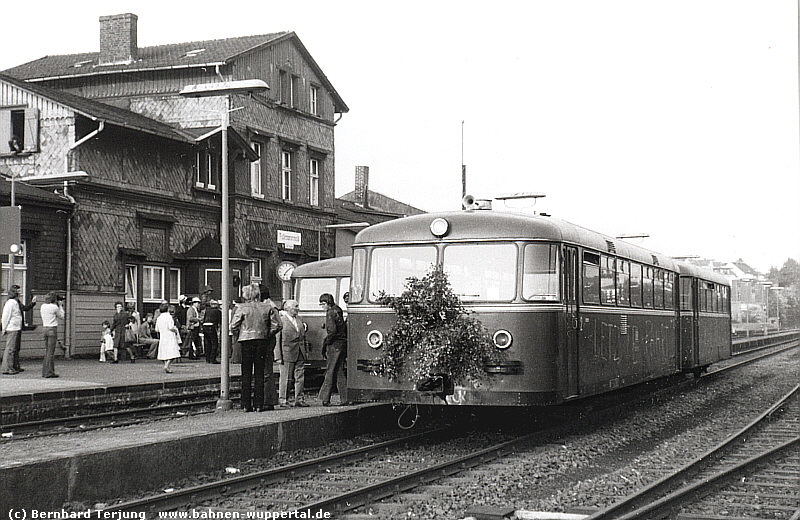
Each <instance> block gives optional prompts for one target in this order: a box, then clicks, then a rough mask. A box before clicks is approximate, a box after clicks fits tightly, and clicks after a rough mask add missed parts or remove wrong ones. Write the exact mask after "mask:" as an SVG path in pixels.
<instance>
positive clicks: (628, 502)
mask: <svg viewBox="0 0 800 520" xmlns="http://www.w3.org/2000/svg"><path fill="white" fill-rule="evenodd" d="M798 391H800V385H796V386H795V387H794V388H793V389H792V390H790V391H789V392H788V393H786V394H785V395H784V396H783V397H781V398H780V399H779V400H778V401H776V402H775V403H774V404H773V405H772V406H770V407H769V409H767V410H766V411H765V412H763V413H762V414H760V415H759V416H758V417H756V418H755V419H753V420H752V421H751V422H750V423H748V424H747V425H746V426H744V427H743V428H741V429H740V430H739V431H738V432H736V433H734V434H733V435H732V436H730V437H728V438H727V439H725V440H724V441H722V442H721V443H719V444H717V445H716V446H714V447H713V448H711V449H710V450H708V451H706V452H705V453H704V454H702V455H700V456H699V457H697V458H695V459H694V460H692V461H690V462H689V463H687V464H686V465H684V466H682V467H681V468H679V469H678V470H677V471H675V472H673V473H671V474H669V475H666V476H664V477H662V478H661V479H659V480H657V481H656V482H653V483H652V484H650V485H649V486H646V487H644V488H643V489H641V490H639V491H638V492H636V493H634V494H632V495H629V496H628V497H626V498H624V499H623V500H621V501H619V502H617V503H615V504H612V505H611V506H609V507H607V508H606V509H603V510H601V511H598V512H597V513H594V514H592V515H591V516H589V517H588V518H587V520H610V519H612V518H613V519H617V520H621V519H623V518H626V519H627V518H638V517H628V516H627V514H628V512H630V511H635V510H637V509H639V508H641V507H645V506H641V505H639V504H641V503H643V502H645V503H649V500H650V497H652V496H653V495H657V494H659V493H661V494H664V493H666V489H667V488H669V487H670V486H674V485H675V483H676V482H677V481H679V480H681V479H684V478H685V477H686V475H687V474H689V473H691V472H693V471H698V470H699V468H701V467H702V466H703V465H704V464H707V463H708V462H709V461H710V460H711V459H712V458H713V457H716V456H718V455H719V454H720V453H721V452H722V451H723V450H724V449H726V448H729V447H730V446H731V445H733V444H734V443H735V442H736V441H738V440H739V439H741V438H742V437H744V436H745V435H747V434H748V433H750V431H752V430H753V429H754V428H755V427H757V426H758V425H760V424H761V423H762V422H763V421H764V420H765V419H767V418H768V417H770V416H771V415H772V414H774V413H775V412H776V411H777V410H779V409H780V408H781V407H782V406H783V405H784V404H785V403H786V402H787V401H789V400H790V399H792V398H794V397H795V396H796V395H797V394H798Z"/></svg>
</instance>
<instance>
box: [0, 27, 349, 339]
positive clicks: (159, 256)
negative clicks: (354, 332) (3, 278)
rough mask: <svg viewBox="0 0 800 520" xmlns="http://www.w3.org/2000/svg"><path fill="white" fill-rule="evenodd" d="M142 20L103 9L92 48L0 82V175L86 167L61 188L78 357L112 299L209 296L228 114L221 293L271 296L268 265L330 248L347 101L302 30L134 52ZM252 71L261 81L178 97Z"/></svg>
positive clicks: (216, 281) (48, 174)
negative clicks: (258, 290)
mask: <svg viewBox="0 0 800 520" xmlns="http://www.w3.org/2000/svg"><path fill="white" fill-rule="evenodd" d="M137 24H138V18H137V17H136V15H134V14H130V13H128V14H121V15H114V16H103V17H100V50H99V52H90V53H83V54H71V55H49V56H45V57H43V58H41V59H38V60H35V61H32V62H29V63H25V64H22V65H19V66H17V67H14V68H12V69H9V70H7V71H5V72H4V74H3V75H2V76H0V171H8V172H13V173H14V174H15V176H16V177H17V178H18V179H20V181H22V182H26V183H29V184H32V185H34V184H35V185H39V186H41V185H47V179H60V177H59V176H63V175H64V174H69V173H76V172H82V173H85V174H86V175H85V176H82V177H76V178H73V179H71V180H70V181H69V186H68V189H67V191H68V194H69V195H70V196H72V197H74V200H75V205H74V213H72V218H71V221H70V222H69V223H70V225H71V226H72V236H73V241H72V244H71V245H72V249H71V251H69V252H66V251H65V254H70V255H71V257H72V258H73V260H74V261H73V264H74V265H73V270H72V276H71V277H69V278H68V279H64V280H63V282H62V284H61V285H60V286H59V287H58V288H59V289H63V290H65V291H70V294H71V295H72V297H73V301H72V302H69V303H70V305H69V306H70V308H71V309H72V310H73V312H72V313H71V316H70V319H69V321H70V323H69V324H68V331H69V334H68V338H67V339H68V342H69V343H70V346H71V348H72V350H73V352H74V353H94V350H96V344H97V337H98V334H99V329H98V327H99V323H100V321H102V319H105V318H108V317H110V316H111V314H112V312H113V302H114V301H115V300H123V299H124V300H125V301H127V302H131V303H133V304H134V305H136V307H137V308H138V309H139V310H140V312H148V311H151V310H153V309H154V308H155V307H156V306H157V305H158V304H159V302H161V301H162V300H168V301H170V302H176V301H177V297H178V295H179V294H193V293H194V294H196V293H197V292H198V291H199V289H200V287H202V286H203V285H205V284H210V285H211V286H212V287H213V288H214V291H215V292H214V296H215V297H217V298H218V297H219V295H220V293H221V287H220V281H221V278H222V276H221V258H220V257H221V244H220V238H219V237H220V234H221V230H220V225H221V193H220V186H221V185H220V180H221V176H222V174H223V172H222V153H221V151H222V140H221V125H222V123H223V120H224V119H225V118H224V115H225V112H226V111H228V116H229V127H228V143H227V144H228V164H229V170H228V171H229V185H230V222H231V226H230V230H229V235H230V246H231V248H230V256H231V270H232V271H233V272H232V273H231V274H232V275H233V276H231V279H232V280H233V281H234V282H236V285H234V286H233V287H231V288H230V289H231V291H232V293H231V294H233V295H234V296H235V295H237V294H238V293H239V291H240V289H241V287H242V285H244V284H246V283H249V282H259V283H263V284H265V285H267V286H268V287H269V288H270V289H271V292H272V293H273V294H275V295H280V294H281V287H282V284H281V281H280V280H279V278H278V276H277V272H276V270H277V266H278V265H279V264H281V263H284V262H287V261H288V262H293V263H303V262H306V261H309V260H315V259H316V258H317V256H318V255H321V256H323V257H325V258H328V257H332V256H334V255H335V247H334V240H335V232H334V230H333V229H329V228H327V227H326V226H328V225H330V224H333V223H335V222H336V213H335V207H336V204H335V195H334V186H335V177H334V174H335V172H334V162H335V161H334V149H335V147H334V129H335V126H336V121H338V118H339V117H341V114H343V113H345V112H347V111H348V110H349V109H348V107H347V105H346V104H345V103H344V101H343V100H342V98H341V97H340V96H339V94H338V93H337V92H336V89H335V88H334V87H333V85H332V84H331V83H330V81H329V80H328V78H327V76H326V75H325V74H324V73H323V71H322V69H321V68H320V67H319V65H318V64H317V63H316V61H315V60H314V59H313V57H312V56H311V54H310V53H309V52H308V50H307V49H306V48H305V46H304V45H303V43H302V42H301V41H300V39H299V38H298V36H297V35H296V34H295V33H294V32H278V33H271V34H264V35H257V36H246V37H237V38H228V39H221V40H208V41H195V42H184V43H176V44H169V45H159V46H154V47H143V48H140V47H138V43H137ZM252 79H260V80H263V81H265V82H266V83H267V84H268V85H269V86H270V87H271V88H270V90H268V91H267V92H266V93H257V92H251V93H238V94H229V95H222V94H220V95H215V96H212V97H199V98H187V97H182V96H181V95H180V94H179V93H180V91H181V90H182V89H184V87H186V86H187V85H197V84H205V83H227V82H232V81H238V80H252ZM229 109H235V110H229ZM12 142H13V144H11V143H12ZM54 188H55V189H58V190H59V191H61V192H63V191H64V190H65V185H64V183H63V182H61V181H60V180H54V181H52V182H51V183H50V184H49V188H48V189H49V190H50V191H51V192H52V190H53V189H54ZM64 200H66V199H64ZM71 207H72V206H71V205H70V204H69V203H67V208H71ZM31 251H33V250H32V249H31ZM101 318H102V319H101Z"/></svg>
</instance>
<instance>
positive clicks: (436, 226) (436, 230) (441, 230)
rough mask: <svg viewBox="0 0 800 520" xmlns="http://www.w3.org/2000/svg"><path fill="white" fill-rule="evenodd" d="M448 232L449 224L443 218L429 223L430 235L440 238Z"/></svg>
mask: <svg viewBox="0 0 800 520" xmlns="http://www.w3.org/2000/svg"><path fill="white" fill-rule="evenodd" d="M449 230H450V223H449V222H447V221H446V220H445V219H443V218H435V219H433V222H431V233H433V234H434V235H435V236H437V237H439V238H442V237H443V236H445V235H446V234H447V232H448V231H449Z"/></svg>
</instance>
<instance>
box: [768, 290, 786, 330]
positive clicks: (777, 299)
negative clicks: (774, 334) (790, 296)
mask: <svg viewBox="0 0 800 520" xmlns="http://www.w3.org/2000/svg"><path fill="white" fill-rule="evenodd" d="M783 289H784V287H780V286H777V285H776V286H773V287H770V288H769V290H770V291H778V293H780V292H781V291H783ZM775 304H776V305H777V313H778V316H777V317H778V332H780V331H781V295H780V294H776V295H775ZM767 319H769V311H768V312H767Z"/></svg>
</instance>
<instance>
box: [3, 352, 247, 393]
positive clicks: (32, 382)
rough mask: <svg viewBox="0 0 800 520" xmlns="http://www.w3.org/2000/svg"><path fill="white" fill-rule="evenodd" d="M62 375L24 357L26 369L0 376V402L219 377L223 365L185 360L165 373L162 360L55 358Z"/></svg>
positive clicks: (236, 370)
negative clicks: (48, 372)
mask: <svg viewBox="0 0 800 520" xmlns="http://www.w3.org/2000/svg"><path fill="white" fill-rule="evenodd" d="M55 365H56V373H57V374H58V375H59V377H56V378H44V377H42V361H41V360H35V359H34V360H25V359H23V360H22V368H24V369H25V371H24V372H20V373H19V374H16V375H0V403H2V399H3V398H4V397H10V396H21V395H31V394H36V393H46V392H55V391H64V390H78V389H86V388H110V387H125V386H134V385H143V384H150V383H156V384H160V383H164V382H167V381H189V380H203V379H212V378H219V377H220V374H221V372H220V366H221V365H216V364H212V363H206V362H205V360H190V359H182V360H181V361H180V362H177V363H173V364H172V366H171V370H173V373H172V374H167V373H166V372H164V364H163V362H162V361H158V360H155V359H137V360H136V362H135V363H130V362H128V361H120V362H119V363H101V362H99V361H97V360H95V359H64V358H62V357H56V363H55ZM240 374H241V365H238V364H233V363H231V364H230V375H231V377H238V376H239V375H240Z"/></svg>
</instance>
